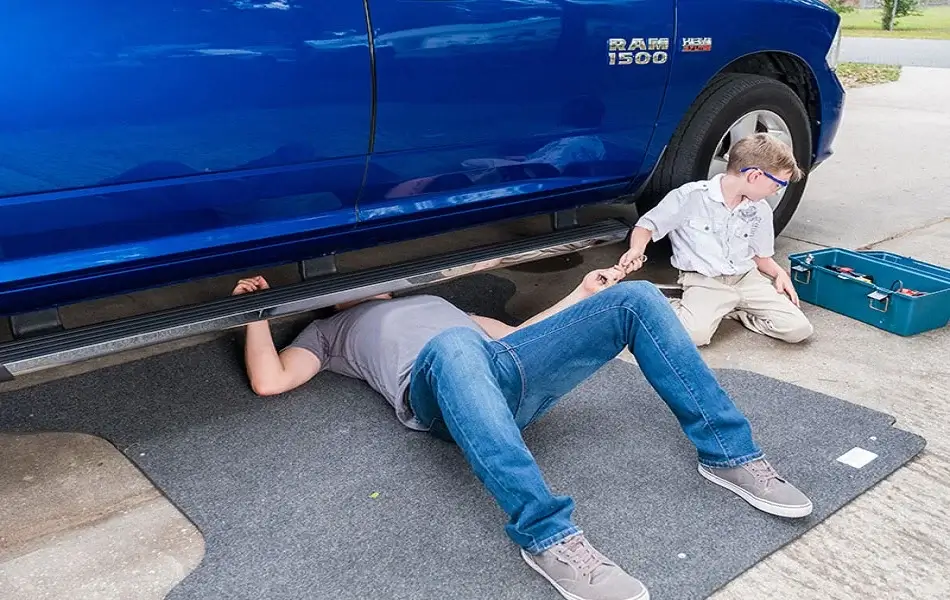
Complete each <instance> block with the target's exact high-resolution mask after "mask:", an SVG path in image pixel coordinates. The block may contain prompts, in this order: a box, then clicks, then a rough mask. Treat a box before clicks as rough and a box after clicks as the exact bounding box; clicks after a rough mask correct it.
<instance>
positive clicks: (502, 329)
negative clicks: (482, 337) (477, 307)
mask: <svg viewBox="0 0 950 600" xmlns="http://www.w3.org/2000/svg"><path fill="white" fill-rule="evenodd" d="M468 316H469V317H471V319H472V320H473V321H475V323H477V324H478V326H479V327H481V328H482V329H483V330H484V331H485V333H487V334H488V335H489V336H490V337H491V338H492V339H495V340H500V339H501V338H503V337H505V336H506V335H508V334H510V333H513V332H514V331H515V329H516V328H515V327H512V326H511V325H508V324H507V323H502V322H501V321H499V320H498V319H492V318H491V317H482V316H480V315H473V314H469V315H468Z"/></svg>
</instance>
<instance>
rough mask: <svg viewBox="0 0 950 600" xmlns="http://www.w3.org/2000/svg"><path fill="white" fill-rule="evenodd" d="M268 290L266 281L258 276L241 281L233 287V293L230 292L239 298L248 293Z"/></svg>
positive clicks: (268, 285)
mask: <svg viewBox="0 0 950 600" xmlns="http://www.w3.org/2000/svg"><path fill="white" fill-rule="evenodd" d="M269 289H270V284H268V283H267V280H266V279H264V278H263V277H261V276H260V275H258V276H257V277H250V278H248V279H242V280H240V281H238V282H237V285H236V286H235V287H234V291H232V292H231V295H232V296H240V295H241V294H248V293H250V292H257V291H260V290H269Z"/></svg>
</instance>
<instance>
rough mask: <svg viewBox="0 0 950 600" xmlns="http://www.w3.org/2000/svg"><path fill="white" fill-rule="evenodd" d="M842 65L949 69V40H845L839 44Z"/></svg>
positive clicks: (859, 38) (852, 38) (848, 38)
mask: <svg viewBox="0 0 950 600" xmlns="http://www.w3.org/2000/svg"><path fill="white" fill-rule="evenodd" d="M841 60H842V61H844V62H857V63H877V64H885V65H901V66H904V67H942V68H945V69H946V68H950V41H948V40H905V39H897V38H864V37H846V38H844V39H843V40H842V41H841Z"/></svg>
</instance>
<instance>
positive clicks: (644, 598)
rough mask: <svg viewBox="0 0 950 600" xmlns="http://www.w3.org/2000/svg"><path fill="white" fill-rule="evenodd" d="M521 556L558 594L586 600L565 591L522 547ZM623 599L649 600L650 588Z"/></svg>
mask: <svg viewBox="0 0 950 600" xmlns="http://www.w3.org/2000/svg"><path fill="white" fill-rule="evenodd" d="M521 558H522V559H523V560H524V561H525V562H526V563H528V566H529V567H531V568H532V569H534V570H535V571H537V572H538V574H539V575H541V577H544V578H545V579H547V580H548V583H550V584H551V585H553V586H554V589H556V590H557V591H558V593H559V594H561V595H562V596H564V597H565V598H567V600H587V598H583V597H581V596H577V595H575V594H572V593H570V592H569V591H567V590H565V589H564V588H562V587H561V586H560V585H558V583H557V582H556V581H554V580H553V579H551V578H550V577H549V576H548V574H547V573H545V572H544V569H542V568H541V567H539V566H538V565H537V564H535V562H534V561H533V560H531V557H530V556H529V555H528V553H527V552H525V550H524V548H522V549H521ZM624 600H650V590H648V589H646V588H645V587H644V588H643V592H642V593H641V594H639V595H636V596H630V597H629V598H625V599H624Z"/></svg>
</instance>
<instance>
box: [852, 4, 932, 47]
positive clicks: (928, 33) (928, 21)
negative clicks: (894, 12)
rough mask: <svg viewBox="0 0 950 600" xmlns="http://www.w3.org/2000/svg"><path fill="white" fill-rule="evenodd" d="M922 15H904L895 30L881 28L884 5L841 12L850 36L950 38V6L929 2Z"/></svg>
mask: <svg viewBox="0 0 950 600" xmlns="http://www.w3.org/2000/svg"><path fill="white" fill-rule="evenodd" d="M921 13H922V14H921V16H911V17H901V18H900V19H898V20H897V27H896V28H895V29H894V31H886V30H884V29H881V9H879V8H867V9H863V10H856V11H854V12H850V13H845V14H843V15H841V29H842V35H844V36H846V37H848V36H850V37H889V38H916V39H926V40H950V6H929V7H926V8H924V9H922V10H921Z"/></svg>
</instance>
